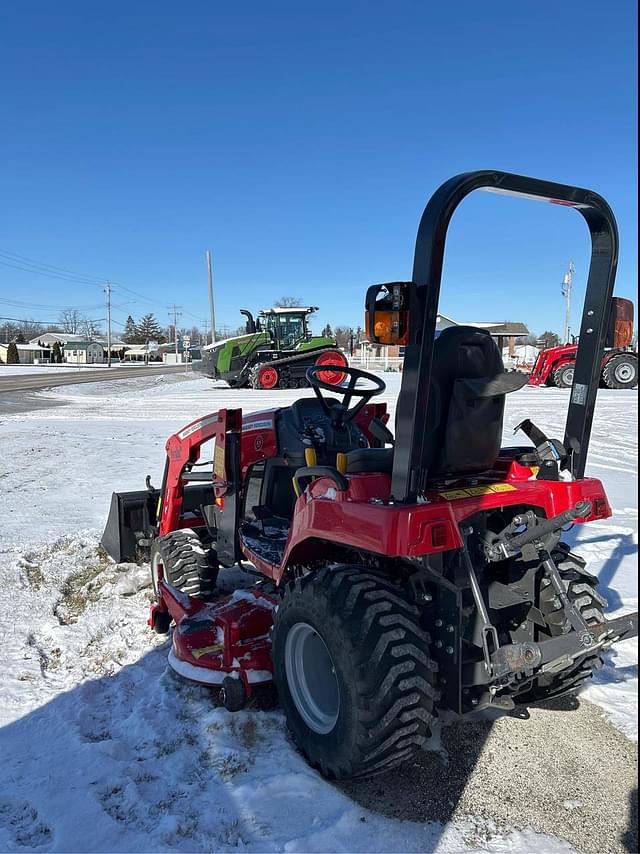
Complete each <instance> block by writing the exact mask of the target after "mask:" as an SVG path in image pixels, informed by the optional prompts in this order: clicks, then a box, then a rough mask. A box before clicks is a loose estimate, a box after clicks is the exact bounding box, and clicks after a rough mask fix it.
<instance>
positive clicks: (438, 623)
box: [435, 620, 442, 628]
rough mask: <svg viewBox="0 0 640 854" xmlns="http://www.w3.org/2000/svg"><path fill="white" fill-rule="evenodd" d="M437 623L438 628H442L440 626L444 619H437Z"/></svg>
mask: <svg viewBox="0 0 640 854" xmlns="http://www.w3.org/2000/svg"><path fill="white" fill-rule="evenodd" d="M435 624H436V626H437V627H438V628H440V626H441V625H442V620H436V623H435Z"/></svg>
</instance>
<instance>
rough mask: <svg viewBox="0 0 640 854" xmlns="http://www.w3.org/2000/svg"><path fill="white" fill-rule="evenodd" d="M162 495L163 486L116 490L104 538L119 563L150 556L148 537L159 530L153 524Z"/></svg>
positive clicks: (111, 553)
mask: <svg viewBox="0 0 640 854" xmlns="http://www.w3.org/2000/svg"><path fill="white" fill-rule="evenodd" d="M159 497H160V490H159V489H154V490H148V489H142V490H139V491H136V492H114V493H113V494H112V496H111V508H110V510H109V518H108V519H107V525H106V527H105V529H104V533H103V535H102V539H101V540H100V542H101V544H102V547H103V548H104V550H105V551H106V552H107V554H108V555H109V556H110V557H112V558H113V559H114V560H115V561H116V563H123V562H136V561H138V560H141V559H146V558H148V556H149V545H148V541H149V539H150V538H152V537H153V536H154V534H155V531H154V529H153V527H152V525H153V524H154V522H155V513H156V506H157V503H158V498H159ZM141 541H142V542H141Z"/></svg>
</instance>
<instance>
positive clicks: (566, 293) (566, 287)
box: [561, 261, 576, 344]
mask: <svg viewBox="0 0 640 854" xmlns="http://www.w3.org/2000/svg"><path fill="white" fill-rule="evenodd" d="M575 271H576V268H575V266H574V263H573V261H569V267H568V269H567V272H566V273H565V274H564V279H563V280H562V288H561V290H562V296H563V297H564V302H565V313H564V343H565V344H570V343H571V340H570V338H571V291H572V290H573V274H574V273H575Z"/></svg>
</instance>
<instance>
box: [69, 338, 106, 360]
mask: <svg viewBox="0 0 640 854" xmlns="http://www.w3.org/2000/svg"><path fill="white" fill-rule="evenodd" d="M62 359H63V361H64V362H67V363H69V364H71V365H101V364H102V363H103V362H104V350H103V349H102V344H98V343H97V342H96V341H68V342H67V343H66V344H65V347H64V350H63V353H62Z"/></svg>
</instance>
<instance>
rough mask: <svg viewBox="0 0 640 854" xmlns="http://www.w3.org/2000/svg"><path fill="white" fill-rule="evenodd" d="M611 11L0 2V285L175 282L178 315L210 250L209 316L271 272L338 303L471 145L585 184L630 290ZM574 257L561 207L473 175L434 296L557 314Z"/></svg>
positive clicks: (474, 316)
mask: <svg viewBox="0 0 640 854" xmlns="http://www.w3.org/2000/svg"><path fill="white" fill-rule="evenodd" d="M635 32H636V19H635V4H634V3H630V2H622V0H621V2H613V3H609V4H604V5H603V4H602V3H601V2H598V3H596V2H592V0H566V2H563V3H555V4H551V3H539V2H537V3H533V2H519V3H514V2H512V0H510V2H500V0H499V2H492V3H477V2H470V0H469V2H467V1H466V0H460V2H451V3H435V2H432V3H418V2H410V3H409V2H396V3H394V4H390V3H384V4H382V3H377V2H366V3H364V2H362V3H359V2H353V3H344V2H340V3H337V2H324V3H322V4H305V3H299V2H296V3H282V2H273V3H268V4H267V3H257V2H246V3H243V4H223V3H220V2H211V0H208V1H207V2H201V0H192V2H189V3H180V4H179V3H175V2H174V3H167V2H162V0H157V2H153V3H151V2H145V1H144V0H140V2H136V3H130V2H127V3H124V2H119V0H113V2H109V3H108V4H107V3H101V4H98V3H87V2H86V0H83V2H65V0H61V2H58V3H51V2H48V0H47V2H32V0H21V2H20V3H10V4H4V6H3V12H2V19H1V20H0V66H1V68H0V108H1V110H2V112H1V115H2V131H1V133H0V164H1V165H0V192H1V193H2V198H3V200H4V205H3V206H2V210H1V211H0V252H3V253H5V254H3V255H0V260H1V261H4V262H5V263H3V264H0V298H2V299H4V300H12V301H15V302H23V303H32V304H38V305H40V306H61V305H67V304H77V305H82V306H92V305H99V303H100V302H101V300H102V293H101V290H100V288H99V287H98V285H97V281H98V280H100V279H102V278H105V279H106V278H109V279H111V280H113V281H115V282H119V283H121V284H122V285H124V286H125V287H127V288H129V289H130V290H129V291H125V290H124V289H122V288H121V289H116V291H115V293H114V302H115V303H116V305H118V306H119V308H118V309H117V310H116V312H115V314H114V317H115V319H116V320H117V321H119V322H120V323H122V322H124V320H125V318H126V315H127V313H129V312H130V313H132V314H133V315H134V316H139V315H141V314H143V313H145V312H147V311H154V312H155V313H156V315H157V317H158V318H159V319H160V320H161V321H162V322H163V323H165V322H168V312H167V306H168V305H169V304H171V303H174V302H175V303H178V304H179V305H181V306H183V309H184V314H183V316H182V323H184V324H185V325H191V324H192V323H196V322H197V321H198V320H199V319H204V318H206V317H207V315H208V309H207V292H206V270H205V264H204V251H205V250H206V249H211V250H212V251H213V254H214V277H215V286H216V305H217V316H218V320H219V323H218V325H222V324H227V325H229V326H236V325H237V324H238V323H239V322H240V320H241V318H240V315H239V314H238V309H239V308H241V307H249V308H252V309H255V308H260V307H263V306H266V305H269V304H271V303H272V302H273V300H274V299H276V298H277V297H279V296H281V295H283V294H292V295H296V296H299V297H301V298H302V299H303V300H304V301H305V302H310V303H313V304H316V305H320V306H321V308H322V312H321V314H320V316H319V318H318V321H317V323H316V326H319V325H321V324H323V323H325V322H327V321H328V322H330V323H332V324H333V325H336V324H339V323H345V324H352V325H357V324H358V323H360V322H361V319H362V306H363V300H364V292H365V289H366V287H367V286H368V285H369V284H371V283H374V282H383V281H390V280H398V279H405V278H409V276H410V274H411V264H412V256H413V242H414V239H415V232H416V228H417V224H418V221H419V218H420V214H421V212H422V209H423V207H424V205H425V203H426V201H427V200H428V197H429V195H430V194H431V192H432V191H433V190H434V189H435V188H436V187H437V185H438V184H439V183H441V182H442V181H444V180H445V179H446V178H448V177H449V176H450V175H452V174H455V173H457V172H461V171H466V170H469V169H476V168H497V169H504V170H507V171H514V172H521V173H523V174H529V175H536V176H538V177H544V178H548V179H551V180H558V181H562V182H566V183H575V184H578V185H582V186H587V187H590V188H592V189H594V190H597V191H599V192H601V193H602V194H603V195H604V196H605V197H606V198H607V199H608V200H609V202H610V203H611V205H612V207H613V209H614V211H615V213H616V216H617V218H618V223H619V227H620V234H621V255H620V267H619V275H618V284H617V287H616V291H617V293H618V294H620V295H626V296H632V297H634V296H635V292H636V283H637V280H636V264H637V237H636V235H637V215H636V209H637V194H636V186H637V173H636V166H635V163H636V139H637V138H636V130H635V128H636V122H637V101H636V85H635V69H636V56H637V46H636V42H635V35H634V34H635ZM9 253H13V255H11V254H9ZM16 255H19V256H24V257H27V258H31V259H34V260H36V261H38V262H40V263H45V264H49V265H53V266H56V267H61V268H66V269H71V270H74V271H78V272H80V273H82V274H85V275H87V276H88V278H89V279H90V281H88V282H86V283H72V282H70V281H68V280H66V279H58V278H49V277H45V276H40V275H36V274H34V273H29V272H25V271H22V270H17V269H14V267H15V266H25V264H24V262H21V261H20V260H17V259H16V258H15V257H14V256H16ZM588 258H589V245H588V237H587V232H586V228H585V226H584V225H583V223H582V220H581V217H580V216H579V215H578V214H576V213H575V212H574V211H570V210H566V209H558V208H555V207H550V206H546V205H539V204H534V203H532V202H526V201H521V200H512V199H505V198H502V197H495V196H492V195H489V194H485V193H482V194H476V195H474V196H472V197H471V198H470V199H468V200H467V201H466V202H465V203H464V206H463V207H462V208H461V209H460V210H459V211H458V213H457V214H456V216H455V217H454V221H453V223H452V227H451V230H450V239H449V243H448V252H447V259H446V265H445V277H444V290H443V297H442V302H441V307H442V310H443V311H445V313H447V314H450V315H452V316H453V317H455V318H456V319H459V320H506V319H513V320H522V321H525V322H527V323H528V324H529V327H530V328H531V329H532V330H534V331H538V332H540V331H542V330H543V329H546V328H549V327H551V328H552V329H555V330H558V331H561V329H562V322H563V303H562V298H561V296H560V282H561V280H562V276H563V273H564V271H565V269H566V266H567V263H568V261H569V260H570V259H573V260H574V262H575V265H576V291H577V298H578V300H579V297H580V294H581V290H582V288H583V286H584V283H585V278H586V272H587V263H588ZM12 261H15V262H16V263H15V264H14V267H10V266H7V264H9V263H11V262H12ZM94 279H95V282H94ZM131 290H133V291H135V292H136V294H138V295H142V296H144V297H145V300H143V299H141V298H140V296H134V295H133V294H132V293H131V292H130V291H131ZM88 313H89V314H90V315H92V316H95V317H103V316H104V311H103V310H102V309H100V308H97V309H95V310H90V311H88ZM0 314H6V315H10V316H15V317H34V318H41V319H43V320H51V319H56V317H57V314H58V312H57V310H56V309H55V308H52V309H46V308H39V309H37V310H36V309H28V308H26V307H15V306H14V307H10V306H8V304H7V303H6V302H4V303H0ZM117 328H118V327H116V329H117Z"/></svg>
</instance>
